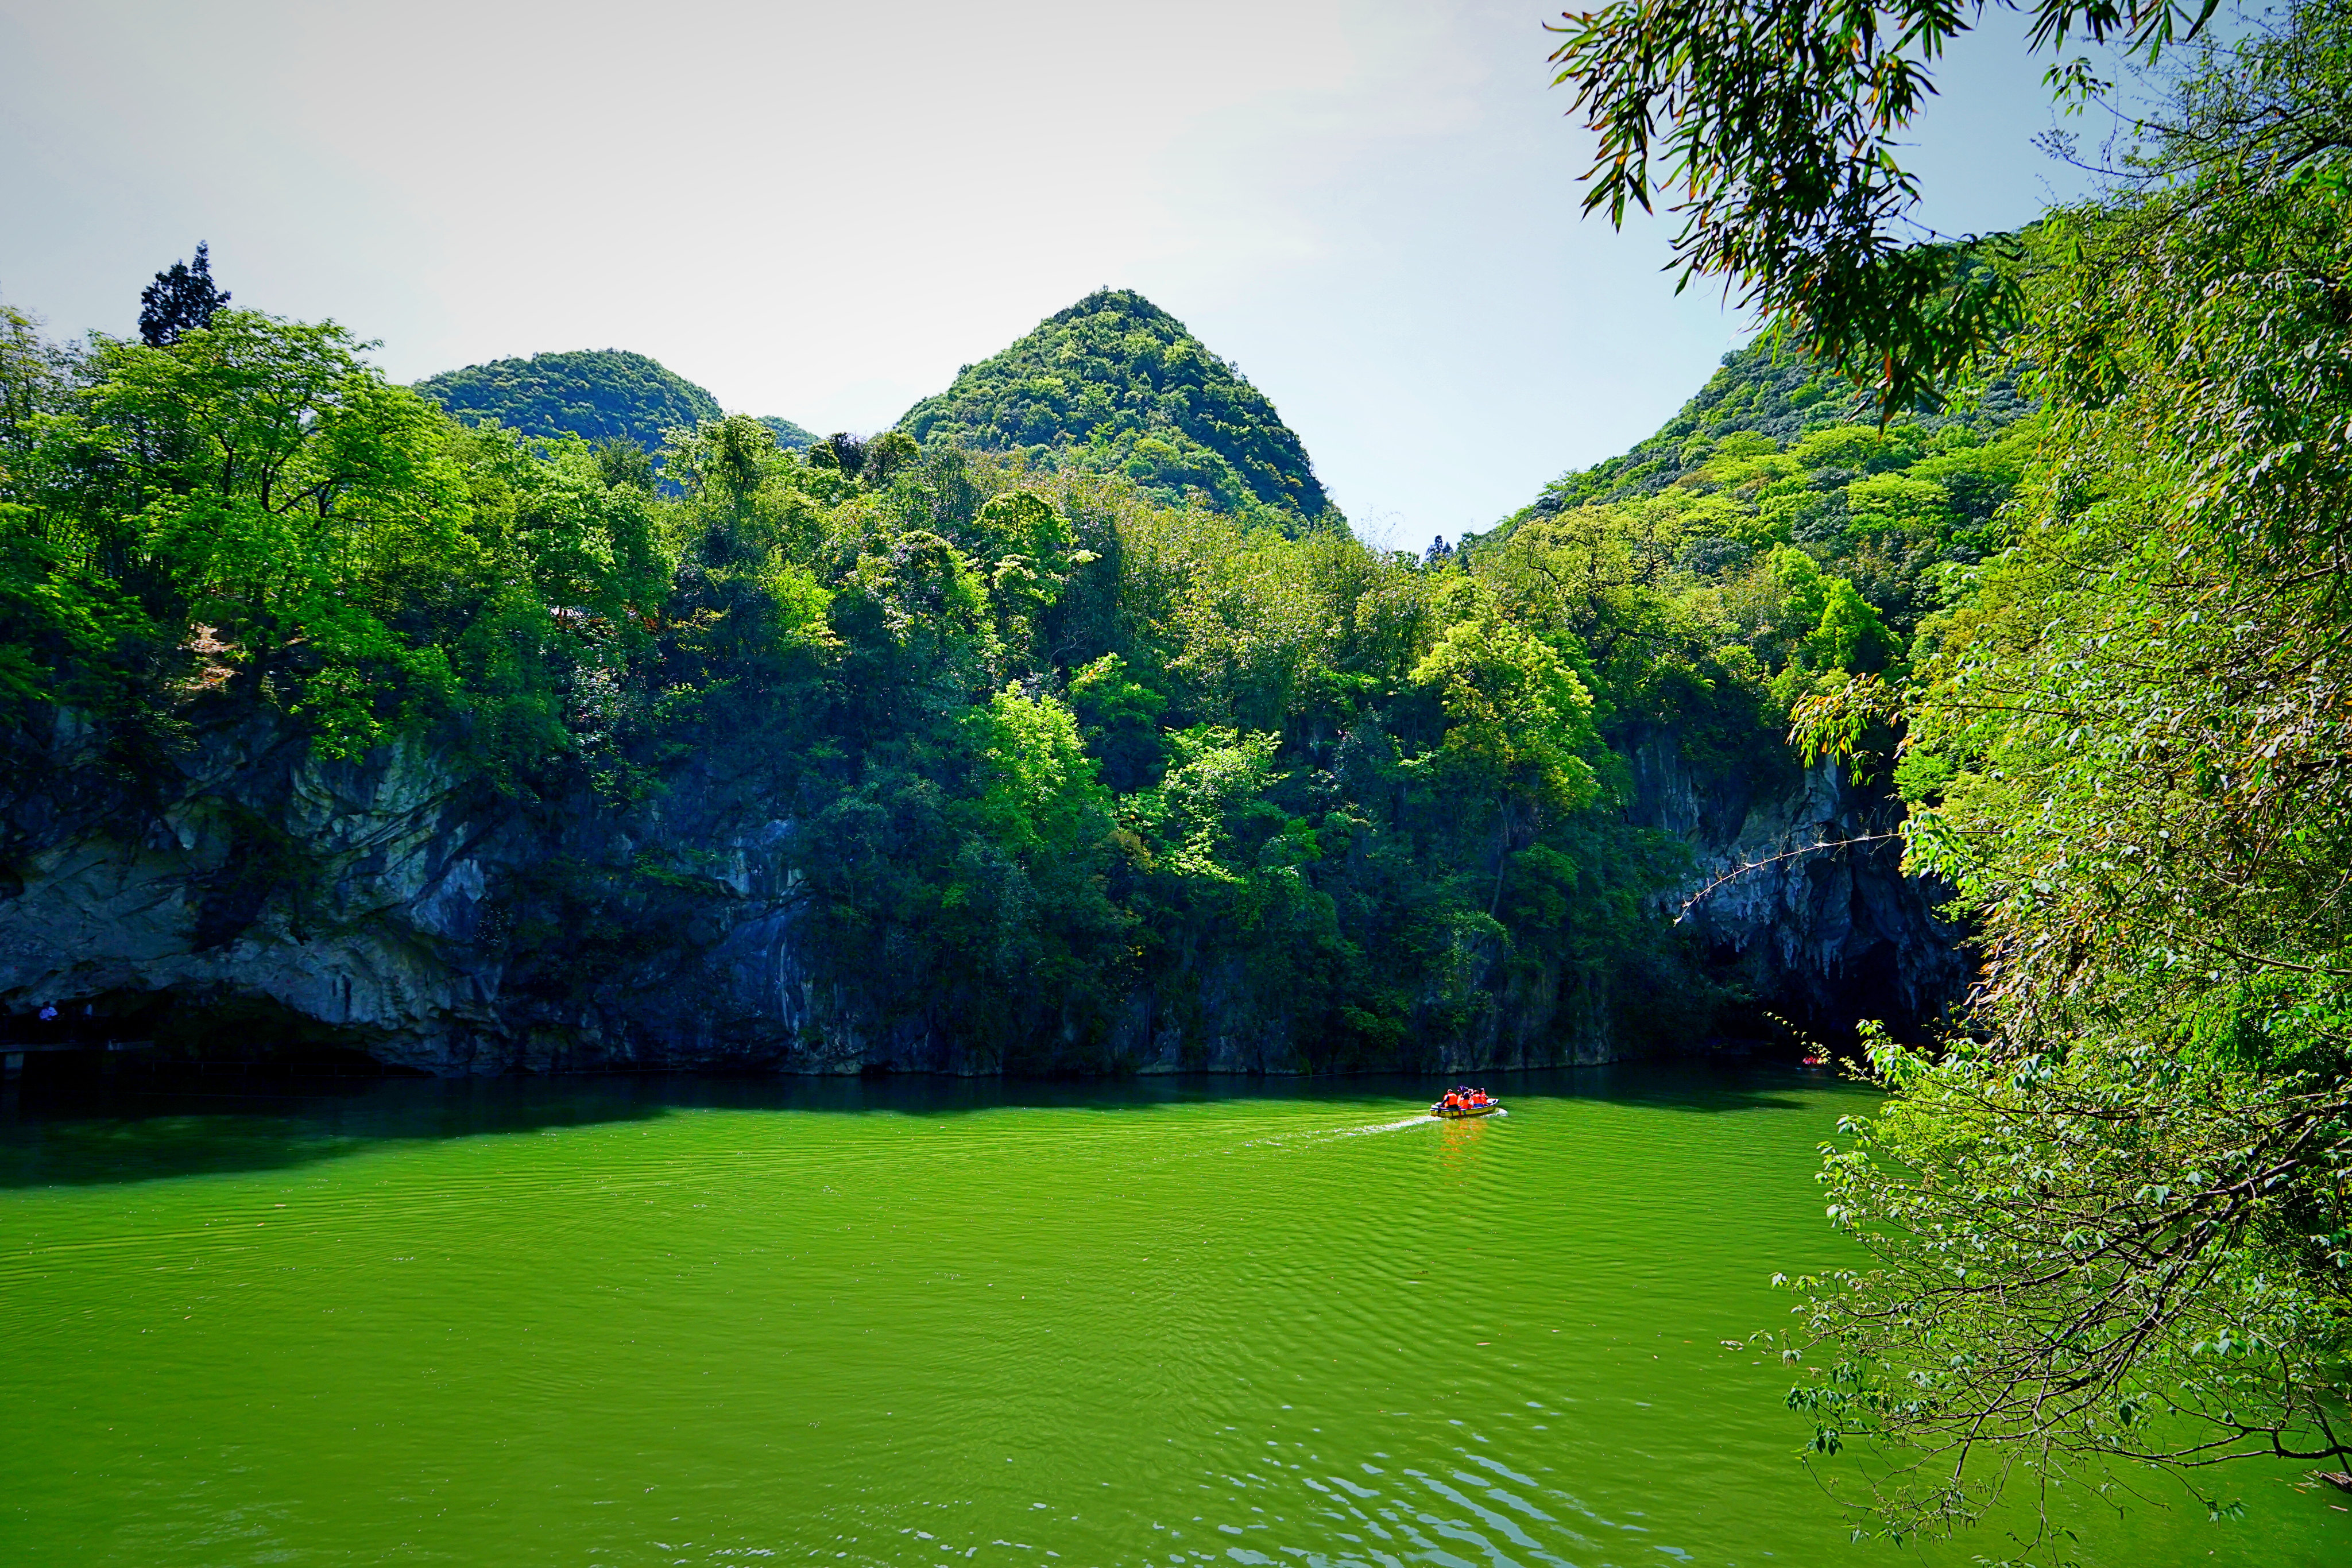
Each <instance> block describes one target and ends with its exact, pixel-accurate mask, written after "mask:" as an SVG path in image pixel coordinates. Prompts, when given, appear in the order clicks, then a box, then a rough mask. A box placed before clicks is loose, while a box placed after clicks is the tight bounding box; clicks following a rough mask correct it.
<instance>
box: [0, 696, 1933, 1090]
mask: <svg viewBox="0 0 2352 1568" xmlns="http://www.w3.org/2000/svg"><path fill="white" fill-rule="evenodd" d="M93 758H94V754H93V753H92V752H91V750H90V748H89V744H88V737H86V736H83V735H81V734H80V733H79V731H78V730H77V729H76V728H75V727H74V725H73V723H72V722H71V720H70V719H67V720H62V721H61V722H60V725H59V727H58V732H57V735H56V737H55V739H54V742H53V746H52V750H51V756H50V758H48V761H49V763H50V767H49V768H47V770H46V771H45V773H44V774H43V775H41V776H40V777H39V781H38V782H37V783H36V784H35V785H34V786H32V787H30V788H28V789H26V790H24V791H22V792H20V793H19V794H17V795H16V797H14V798H11V799H7V800H0V824H4V825H5V833H6V837H5V843H0V1010H5V1013H6V1014H8V1015H9V1017H10V1019H12V1023H11V1025H10V1028H11V1038H14V1039H19V1040H22V1039H26V1038H28V1037H29V1038H32V1039H34V1040H43V1039H47V1040H70V1041H72V1042H75V1043H79V1044H82V1045H97V1044H101V1043H104V1042H106V1041H108V1040H114V1041H125V1040H153V1041H155V1042H156V1044H157V1047H158V1048H159V1049H160V1050H162V1051H165V1052H167V1053H168V1052H173V1051H179V1052H183V1053H188V1052H194V1053H205V1052H220V1051H230V1052H241V1051H250V1050H252V1049H254V1048H255V1047H256V1046H257V1045H268V1046H270V1047H272V1048H278V1047H282V1046H284V1045H286V1044H287V1043H289V1042H291V1043H294V1044H297V1045H311V1046H316V1047H320V1048H334V1049H341V1050H346V1051H361V1052H364V1053H365V1054H366V1055H367V1056H369V1057H371V1058H373V1059H374V1060H375V1061H379V1062H382V1063H383V1064H386V1065H389V1066H393V1067H399V1068H407V1069H413V1070H416V1071H426V1072H434V1073H464V1072H504V1071H564V1070H584V1069H596V1068H618V1067H647V1066H664V1065H696V1066H733V1067H741V1068H757V1069H769V1070H780V1071H803V1072H851V1071H866V1070H872V1069H884V1070H892V1071H945V1072H967V1073H968V1072H992V1071H1001V1070H1003V1067H1004V1065H1005V1063H1004V1062H1003V1061H1002V1060H1000V1059H998V1058H996V1057H992V1056H991V1055H988V1054H986V1053H984V1052H982V1051H976V1050H974V1049H973V1048H971V1046H969V1045H968V1044H966V1043H964V1041H963V1040H962V1038H961V1035H960V1033H959V1031H958V1030H957V1027H956V1020H955V1019H954V1018H953V1017H952V1016H942V1013H941V1011H940V1009H937V1008H929V1007H924V1006H920V1005H917V1006H908V1007H887V1008H879V1007H877V1006H876V1005H875V1002H874V999H873V997H872V996H871V995H868V996H866V997H865V998H859V999H857V1000H855V1001H853V1000H850V999H848V998H843V997H841V996H837V995H834V994H832V993H830V992H828V991H827V990H826V988H824V987H822V986H821V985H820V984H819V983H818V982H817V980H816V978H815V977H814V976H813V975H812V974H811V973H810V971H809V968H808V967H807V965H806V964H805V963H804V961H803V955H802V953H801V951H800V946H799V945H798V944H796V942H795V931H796V928H797V926H798V924H799V920H800V918H801V917H800V914H799V911H800V907H801V893H802V889H801V884H800V881H799V878H798V876H797V874H796V873H795V872H794V869H793V823H792V821H790V820H789V819H787V818H784V817H782V816H780V815H778V814H776V812H775V810H773V808H772V804H771V802H770V801H769V800H767V799H766V798H765V797H764V796H763V794H762V791H761V788H760V784H759V780H758V779H757V778H756V777H755V776H754V775H752V774H750V773H738V772H735V771H731V770H730V767H729V766H728V763H727V761H726V759H724V758H706V759H703V760H700V761H698V762H696V763H694V764H692V765H690V766H688V767H687V768H683V769H681V770H680V771H679V772H678V773H677V775H676V776H674V777H673V778H672V779H670V780H669V781H668V787H667V789H665V790H664V791H663V792H662V793H661V794H660V795H659V796H658V797H657V798H656V800H652V801H650V802H648V803H646V804H642V805H639V806H635V807H632V808H628V809H616V808H609V807H604V806H601V805H599V804H597V803H596V802H593V801H588V800H583V801H574V802H570V803H568V804H565V805H562V806H557V807H546V806H537V807H534V806H527V805H523V804H519V803H517V802H516V801H514V800H509V799H507V798H504V797H501V796H499V795H497V794H496V793H495V792H493V791H491V790H489V789H486V788H484V787H483V786H482V785H481V784H479V783H478V781H474V780H470V779H467V778H465V777H463V776H461V775H459V774H458V773H457V772H455V771H453V770H452V769H451V768H449V767H448V765H447V764H446V762H444V761H442V760H441V759H438V758H436V757H434V756H432V755H430V754H428V753H426V752H425V751H422V750H420V749H417V748H415V747H407V746H392V747H385V748H383V749H382V750H380V751H378V752H377V753H375V754H373V755H372V756H371V757H369V758H366V759H365V760H364V761H362V762H357V763H334V762H321V761H319V760H317V759H315V758H310V756H308V755H307V753H306V752H305V751H304V750H303V749H302V748H300V747H296V746H292V745H289V744H288V743H287V742H286V741H285V739H284V738H283V737H282V736H281V735H279V734H278V733H277V732H275V731H272V730H269V729H268V728H266V727H260V728H257V727H248V728H245V729H239V730H234V731H223V732H219V733H214V734H210V735H206V736H205V737H202V738H201V739H200V741H199V742H198V743H197V744H195V745H194V747H192V748H189V749H186V750H184V752H182V753H181V754H179V755H178V756H177V758H176V760H173V761H172V762H170V763H168V764H159V765H158V766H157V768H155V770H154V771H153V772H152V773H151V774H150V775H149V776H147V777H143V778H139V779H121V778H109V777H106V776H104V775H103V774H102V773H101V772H100V769H98V768H96V766H95V765H94V760H93ZM1630 760H1631V762H1632V766H1633V779H1634V780H1635V786H1636V789H1635V800H1634V804H1633V810H1634V812H1635V814H1636V815H1637V817H1638V818H1639V820H1640V821H1642V822H1643V824H1644V825H1648V826H1653V827H1657V828H1661V829H1664V830H1666V831H1672V832H1675V833H1677V834H1680V835H1682V836H1683V837H1684V838H1685V840H1686V841H1689V842H1690V843H1691V844H1692V846H1693V848H1694V850H1695V852H1696V854H1697V857H1698V861H1699V862H1700V865H1701V868H1702V869H1701V873H1700V874H1701V878H1702V879H1703V880H1704V879H1706V878H1712V877H1715V876H1717V875H1720V874H1722V873H1726V872H1730V871H1733V870H1734V869H1735V868H1737V867H1738V866H1741V865H1744V864H1747V863H1748V862H1755V861H1765V862H1767V863H1766V864H1765V865H1764V867H1763V869H1761V870H1759V871H1755V872H1750V873H1746V874H1744V875H1736V876H1733V877H1731V878H1730V879H1729V880H1728V881H1726V882H1724V883H1722V884H1721V885H1719V886H1717V887H1716V888H1715V889H1714V890H1713V891H1712V892H1711V893H1710V894H1708V895H1707V896H1706V897H1705V898H1703V899H1702V900H1701V901H1700V902H1699V903H1698V904H1696V905H1695V906H1694V910H1693V913H1692V915H1691V916H1690V918H1689V922H1688V924H1689V925H1690V926H1691V927H1692V929H1693V931H1694V933H1695V935H1696V938H1697V939H1698V940H1699V941H1700V942H1702V943H1703V944H1704V945H1706V947H1707V948H1708V950H1709V952H1710V953H1711V954H1712V955H1714V956H1715V957H1716V959H1717V962H1718V963H1719V964H1720V965H1722V966H1725V967H1727V968H1728V970H1730V971H1731V972H1733V973H1734V975H1735V977H1737V978H1738V980H1739V981H1740V983H1742V984H1744V985H1746V986H1747V987H1748V988H1751V989H1752V990H1753V991H1754V993H1755V994H1756V995H1757V996H1759V998H1764V999H1765V1000H1766V1001H1767V1003H1768V1004H1778V1005H1779V1006H1780V1007H1781V1008H1783V1009H1787V1010H1789V1011H1790V1012H1791V1014H1792V1015H1794V1016H1800V1017H1801V1018H1803V1019H1806V1020H1807V1021H1809V1022H1812V1023H1815V1024H1822V1023H1828V1024H1830V1025H1832V1027H1833V1026H1834V1025H1835V1023H1836V1022H1837V1021H1839V1020H1846V1021H1850V1020H1851V1019H1852V1018H1853V1017H1856V1016H1886V1017H1892V1018H1895V1019H1898V1020H1910V1019H1919V1018H1925V1017H1927V1016H1931V1015H1932V1014H1933V1013H1934V1012H1935V1011H1936V1010H1937V1009H1938V1008H1940V1007H1941V1006H1943V1005H1944V1004H1945V1003H1947V1002H1948V1000H1949V999H1950V998H1953V997H1954V996H1956V995H1957V993H1958V988H1959V987H1960V986H1961V985H1962V984H1963V983H1964V982H1965V967H1964V965H1963V962H1962V959H1961V958H1960V956H1959V955H1958V948H1957V946H1956V945H1955V943H1954V941H1953V934H1952V932H1951V931H1950V930H1949V929H1948V927H1947V926H1945V925H1943V924H1942V923H1941V922H1940V921H1938V920H1937V918H1936V915H1935V912H1934V911H1935V904H1936V900H1935V898H1934V896H1933V895H1932V894H1931V893H1930V892H1929V890H1927V889H1926V888H1923V887H1921V886H1920V885H1919V884H1917V883H1915V882H1911V881H1909V880H1907V879H1905V878H1903V877H1902V876H1901V875H1900V874H1899V873H1897V872H1896V871H1895V864H1894V862H1895V858H1896V857H1895V850H1894V846H1892V845H1888V844H1880V845H1875V846H1873V847H1871V848H1869V849H1867V850H1864V851H1853V850H1849V851H1842V852H1810V853H1805V852H1801V853H1796V854H1790V853H1788V852H1789V851H1791V850H1798V851H1802V850H1804V849H1805V848H1806V846H1809V845H1816V844H1819V843H1821V842H1822V841H1824V840H1828V839H1838V838H1851V837H1854V836H1857V835H1858V834H1859V833H1862V832H1867V831H1877V830H1880V829H1882V828H1883V820H1884V818H1885V803H1884V802H1881V801H1874V800H1870V799H1868V798H1866V797H1864V796H1862V795H1860V794H1857V793H1856V792H1855V791H1854V790H1853V789H1851V788H1849V787H1848V786H1846V785H1844V784H1843V783H1842V782H1841V781H1840V780H1839V779H1837V777H1836V776H1835V775H1834V774H1833V773H1832V772H1829V771H1826V770H1815V771H1814V772H1812V773H1811V774H1807V775H1805V776H1804V778H1803V779H1802V781H1801V785H1799V786H1798V787H1796V788H1794V789H1790V790H1783V791H1780V792H1778V793H1771V792H1767V793H1765V794H1763V795H1761V796H1759V797H1758V798H1754V799H1749V798H1747V795H1745V794H1743V792H1742V790H1741V789H1739V788H1738V787H1736V786H1732V785H1727V784H1726V783H1725V782H1723V781H1722V780H1719V779H1709V778H1707V777H1706V776H1704V775H1702V774H1700V773H1698V772H1696V771H1695V770H1693V769H1692V768H1690V767H1689V766H1688V765H1687V764H1686V763H1685V759H1684V758H1683V756H1682V753H1681V751H1680V749H1679V747H1677V745H1676V744H1675V737H1673V736H1671V735H1670V734H1665V733H1659V734H1655V735H1650V736H1645V737H1642V739H1641V741H1640V743H1639V744H1637V745H1636V746H1635V747H1633V750H1632V753H1631V758H1630ZM1748 793H1751V794H1752V793H1753V791H1749V792H1748ZM1773 856H1780V858H1778V859H1771V858H1769V857H1773ZM1676 902H1679V898H1677V900H1676ZM1182 978H1183V982H1184V983H1183V984H1182V985H1181V987H1177V988H1171V989H1167V990H1161V991H1147V992H1142V993H1139V994H1137V995H1135V996H1132V997H1130V998H1129V1000H1128V1003H1127V1005H1126V1007H1125V1008H1124V1009H1123V1011H1122V1013H1121V1015H1120V1016H1119V1018H1118V1019H1117V1020H1116V1021H1115V1023H1114V1025H1113V1027H1112V1028H1111V1030H1109V1033H1108V1038H1107V1039H1106V1038H1099V1037H1097V1038H1094V1039H1091V1040H1083V1041H1082V1040H1078V1039H1077V1038H1076V1036H1075V1035H1073V1037H1072V1038H1070V1039H1067V1040H1055V1041H1047V1042H1045V1045H1044V1048H1043V1050H1042V1051H1041V1052H1040V1053H1039V1054H1038V1055H1037V1056H1036V1057H1035V1058H1034V1060H1031V1061H1027V1062H1026V1063H1025V1065H1026V1066H1028V1067H1030V1068H1032V1069H1038V1070H1044V1071H1067V1070H1077V1071H1101V1070H1106V1069H1108V1070H1118V1071H1146V1072H1149V1071H1260V1072H1263V1071H1290V1070H1293V1066H1294V1063H1295V1062H1296V1061H1297V1053H1296V1051H1295V1049H1294V1044H1293V1041H1292V1039H1291V1034H1292V1030H1291V1026H1290V1023H1289V1020H1287V1019H1286V1018H1284V1017H1283V1016H1281V1014H1280V1013H1279V1012H1278V1011H1269V1010H1268V1009H1267V1008H1266V1005H1265V1003H1264V1002H1263V1001H1262V1000H1253V999H1252V998H1251V997H1250V994H1249V991H1248V988H1247V987H1246V986H1245V985H1244V984H1243V983H1242V980H1241V977H1239V976H1238V975H1237V974H1235V973H1233V972H1231V971H1229V970H1227V969H1224V968H1221V967H1219V964H1218V961H1217V960H1216V959H1215V958H1214V956H1204V957H1203V958H1202V960H1201V963H1200V965H1199V966H1198V968H1197V971H1196V972H1192V973H1188V974H1186V975H1185V976H1183V977H1182ZM1620 983H1622V984H1629V985H1631V984H1638V977H1628V978H1627V979H1626V980H1625V981H1623V982H1620ZM883 989H884V990H885V992H887V983H886V984H885V985H884V987H883ZM1485 989H1486V994H1487V995H1489V996H1490V997H1491V998H1492V1005H1490V1006H1488V1007H1486V1008H1485V1009H1483V1010H1482V1011H1481V1012H1479V1013H1478V1014H1477V1015H1476V1016H1475V1018H1474V1019H1470V1020H1468V1021H1467V1022H1466V1023H1465V1022H1459V1021H1457V1022H1454V1023H1452V1024H1449V1025H1446V1026H1444V1027H1443V1028H1437V1027H1432V1028H1430V1029H1427V1030H1422V1031H1421V1040H1419V1042H1418V1043H1417V1044H1416V1046H1415V1048H1414V1049H1415V1051H1416V1052H1417V1054H1416V1055H1415V1057H1414V1060H1412V1061H1411V1062H1409V1063H1407V1062H1400V1063H1398V1064H1399V1065H1412V1066H1420V1067H1430V1068H1436V1069H1443V1070H1446V1071H1456V1070H1459V1071H1475V1070H1478V1069H1482V1068H1496V1067H1514V1066H1543V1065H1555V1064H1562V1063H1570V1062H1588V1061H1607V1060H1611V1059H1612V1058H1614V1057H1615V1056H1618V1055H1620V1054H1622V1051H1621V1050H1620V1048H1619V1046H1618V1043H1617V1042H1616V1040H1614V1039H1613V1038H1612V1030H1611V1027H1610V1022H1609V1019H1610V1018H1611V1016H1612V1008H1611V1007H1609V1006H1607V1005H1605V1004H1606V1001H1607V998H1605V997H1602V996H1597V995H1595V994H1593V993H1592V992H1591V988H1590V987H1586V988H1581V989H1580V990H1579V991H1578V992H1577V993H1576V994H1575V995H1572V996H1569V997H1566V998H1563V996H1562V994H1561V984H1560V980H1559V977H1558V976H1557V975H1552V974H1549V973H1542V974H1536V975H1533V976H1530V975H1528V974H1527V973H1525V972H1524V971H1509V972H1506V971H1505V970H1503V969H1502V967H1500V966H1496V968H1495V972H1494V973H1493V975H1492V976H1491V977H1489V979H1488V981H1487V982H1486V986H1485ZM44 1009H56V1016H55V1018H54V1019H43V1018H41V1016H40V1015H41V1013H42V1011H43V1010H44Z"/></svg>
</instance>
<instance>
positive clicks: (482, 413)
mask: <svg viewBox="0 0 2352 1568" xmlns="http://www.w3.org/2000/svg"><path fill="white" fill-rule="evenodd" d="M416 390H417V391H418V392H423V393H424V394H425V396H427V397H429V398H432V399H433V400H434V401H435V402H438V403H440V404H441V406H442V407H444V408H446V409H447V410H448V411H449V412H450V413H454V414H456V415H457V417H458V418H459V419H460V420H462V421H464V422H465V423H468V424H475V423H480V422H481V421H483V420H485V419H495V420H497V421H498V422H499V423H500V424H503V425H505V426H506V427H507V428H508V429H509V430H519V431H520V432H522V433H523V434H526V435H541V436H551V435H577V436H579V437H580V438H581V439H582V440H583V441H589V442H599V441H615V440H626V441H634V442H635V443H636V444H638V445H640V446H642V447H644V448H645V449H646V451H648V452H651V451H653V450H655V449H656V448H657V447H659V446H660V445H661V444H662V441H663V439H664V437H665V435H666V434H667V432H669V431H671V430H677V429H686V430H691V429H693V428H694V427H695V426H697V425H698V424H700V423H703V422H704V421H706V420H712V419H717V418H718V417H719V400H718V399H717V398H715V397H712V396H711V395H710V394H709V392H705V391H704V390H703V389H702V388H700V387H698V386H697V385H695V384H694V383H693V382H690V381H688V380H687V379H686V378H685V377H683V376H681V375H678V374H677V373H676V372H675V371H670V370H667V369H665V368H664V367H663V366H662V365H661V364H659V363H658V362H657V361H653V360H649V359H647V358H646V356H645V355H643V354H632V353H628V352H626V351H625V350H619V349H582V350H574V351H572V352H570V353H559V354H534V355H532V356H531V357H530V358H529V359H527V360H493V361H490V362H489V363H488V364H486V365H468V366H467V367H466V368H465V369H463V370H457V371H442V372H441V373H440V374H439V375H436V376H427V377H426V378H425V380H423V381H421V382H417V383H416ZM760 423H762V424H764V425H766V426H767V427H768V428H769V429H770V430H772V431H773V432H775V435H776V440H777V441H778V443H779V444H782V445H785V446H790V447H795V448H797V447H804V446H806V445H808V444H810V443H811V442H812V441H814V439H815V437H814V436H813V435H811V434H809V433H808V432H807V431H805V430H803V429H802V428H801V427H800V426H799V425H797V424H794V423H793V422H792V421H791V420H788V419H780V418H776V417H773V416H769V417H766V418H763V419H761V421H760Z"/></svg>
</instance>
